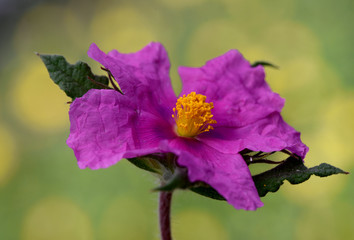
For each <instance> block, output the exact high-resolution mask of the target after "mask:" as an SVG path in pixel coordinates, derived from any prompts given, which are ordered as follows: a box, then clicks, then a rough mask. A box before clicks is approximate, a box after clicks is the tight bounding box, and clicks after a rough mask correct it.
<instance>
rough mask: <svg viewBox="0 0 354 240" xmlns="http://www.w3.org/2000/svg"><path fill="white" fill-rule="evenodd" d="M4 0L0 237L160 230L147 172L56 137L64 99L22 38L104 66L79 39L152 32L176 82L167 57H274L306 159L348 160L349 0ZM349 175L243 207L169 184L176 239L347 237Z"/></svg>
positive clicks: (126, 38)
mask: <svg viewBox="0 0 354 240" xmlns="http://www.w3.org/2000/svg"><path fill="white" fill-rule="evenodd" d="M10 2H11V1H6V0H4V1H3V3H1V4H2V5H1V9H2V10H1V11H0V13H1V15H0V16H1V17H2V21H1V22H2V23H1V28H2V33H1V54H0V55H1V56H0V84H1V87H0V93H1V95H0V111H1V113H0V239H5V240H7V239H24V240H30V239H31V240H32V239H33V240H38V239H52V240H56V239H68V240H69V239H75V240H76V239H89V240H91V239H102V240H103V239H139V240H140V239H141V240H144V239H147V240H148V239H158V238H159V237H158V236H159V233H158V227H157V210H156V207H157V194H156V193H153V192H151V191H150V190H151V189H152V188H153V187H155V186H156V185H157V184H158V183H157V182H156V180H155V179H154V178H153V177H152V176H150V175H149V174H148V173H146V172H143V171H141V170H140V169H137V168H135V167H134V166H132V165H131V164H129V163H128V162H127V161H125V160H122V161H121V162H119V163H118V164H116V165H114V166H112V167H110V168H107V169H101V170H96V171H92V170H89V169H85V170H80V169H79V168H78V167H77V164H76V160H75V157H74V155H73V153H72V150H71V149H69V148H68V147H67V146H66V144H65V141H66V138H67V136H68V134H69V121H68V114H67V111H68V108H69V105H67V104H66V102H67V101H69V100H70V99H69V98H67V97H66V96H65V94H64V93H63V92H61V91H60V90H59V88H58V87H57V86H55V85H54V84H53V83H52V82H51V80H50V79H49V76H48V73H47V72H46V69H45V67H44V66H43V64H42V62H41V61H40V59H39V58H38V57H37V56H36V55H35V54H33V52H34V51H36V52H39V53H49V54H61V55H64V56H65V57H66V58H67V59H68V60H69V61H70V62H72V63H74V62H76V61H77V60H84V61H87V62H88V63H89V64H90V65H91V66H92V67H93V70H94V72H95V73H96V74H103V72H102V71H101V70H100V69H99V67H100V66H99V65H98V64H97V63H95V62H93V61H92V60H90V59H88V57H87V55H86V51H87V49H88V47H89V45H90V43H91V42H95V43H97V44H98V45H99V46H100V47H101V48H102V49H103V50H104V51H109V50H111V49H118V50H119V51H122V52H134V51H137V50H139V49H140V48H142V47H143V46H144V45H146V44H148V43H149V42H150V41H159V42H162V43H163V44H164V46H165V47H166V49H167V51H168V53H169V57H170V60H171V64H172V67H171V77H172V81H173V86H174V88H175V90H176V92H177V93H178V92H179V91H180V88H181V83H180V79H179V77H178V75H177V67H178V66H180V65H186V66H201V65H203V64H204V63H205V61H207V60H208V59H211V58H213V57H216V56H219V55H221V54H223V53H224V52H226V51H227V50H229V49H232V48H236V49H239V50H240V51H241V52H242V53H243V54H244V56H245V57H246V58H247V59H249V60H250V61H252V62H253V61H256V60H266V61H269V62H272V63H274V64H276V65H278V66H280V69H279V70H275V69H270V68H268V69H267V70H266V71H267V77H266V78H267V81H268V82H269V84H270V86H271V87H272V89H273V90H274V91H275V92H278V93H279V94H280V95H281V96H282V97H284V98H286V105H285V108H284V110H283V116H284V118H285V120H286V121H287V122H288V123H289V124H291V125H292V126H294V127H295V128H296V129H297V130H299V131H301V132H302V135H301V136H302V140H303V141H304V142H305V143H306V144H307V145H308V146H309V147H310V152H309V153H308V155H307V157H306V159H305V163H306V165H307V166H308V167H311V166H314V165H318V164H319V163H321V162H327V163H329V164H332V165H334V166H337V167H340V168H342V169H344V170H346V171H353V168H354V164H353V157H354V147H353V144H354V123H353V117H354V94H353V93H354V79H353V73H354V70H353V67H354V66H353V55H354V48H353V42H354V28H353V26H352V24H353V22H354V14H353V12H354V2H353V1H351V0H337V1H332V0H324V1H320V0H316V1H306V0H301V1H295V0H291V1H281V0H270V1H261V0H259V1H232V0H221V1H217V0H195V1H191V0H180V1H176V0H153V1H142V0H141V1H113V0H106V1H103V0H101V1H84V0H79V1H77V0H76V1H74V0H71V1H70V0H69V1H32V2H31V1H13V2H16V3H18V4H17V5H14V4H13V5H11V4H10ZM6 3H8V5H6ZM21 3H22V5H21ZM5 20H6V21H5ZM353 183H354V178H353V174H350V175H339V176H338V175H337V176H332V177H329V178H325V179H321V178H317V177H312V178H311V179H310V180H309V181H308V182H306V183H304V184H301V185H290V184H289V183H285V184H284V185H283V186H282V188H281V189H280V191H279V192H277V193H270V194H268V195H267V196H266V197H265V198H263V199H262V200H263V202H264V203H265V206H264V207H263V208H261V209H259V210H257V211H255V212H246V211H237V210H235V209H234V208H233V207H231V206H230V205H228V204H227V203H225V202H220V201H215V200H211V199H207V198H204V197H201V196H199V195H196V194H193V193H191V192H187V191H178V192H177V193H176V194H175V197H174V199H173V209H172V217H173V229H172V232H173V235H174V237H175V239H177V240H178V239H180V240H188V239H205V240H208V239H219V240H226V239H279V240H280V239H301V240H303V239H305V240H306V239H311V240H312V239H321V240H323V239H324V240H326V239H330V240H333V239H343V240H344V239H350V238H351V237H353V236H354V228H353V226H354V205H353V202H354V199H353V198H354V187H353Z"/></svg>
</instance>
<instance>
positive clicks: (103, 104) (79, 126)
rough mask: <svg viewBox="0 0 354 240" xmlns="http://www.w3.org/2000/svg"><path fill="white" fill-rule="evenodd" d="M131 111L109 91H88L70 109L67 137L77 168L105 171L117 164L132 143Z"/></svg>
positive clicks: (122, 100) (123, 101)
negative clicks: (69, 124) (76, 161)
mask: <svg viewBox="0 0 354 240" xmlns="http://www.w3.org/2000/svg"><path fill="white" fill-rule="evenodd" d="M133 115H134V111H133V110H132V108H130V107H129V104H128V103H127V102H125V100H124V98H122V97H120V95H119V94H117V93H116V92H115V91H112V90H90V91H89V92H87V93H86V94H85V95H84V96H83V97H81V98H77V99H75V101H74V102H73V103H72V104H71V106H70V111H69V116H70V122H71V126H70V136H69V138H68V140H67V144H68V146H69V147H71V148H72V149H73V150H74V153H75V156H76V158H77V160H78V164H79V167H80V168H86V167H89V168H92V169H98V168H106V167H109V166H111V165H113V164H115V163H116V162H118V161H119V160H120V159H121V158H122V156H123V154H124V152H125V150H126V149H127V147H128V145H131V144H132V139H131V128H130V119H131V118H132V116H133Z"/></svg>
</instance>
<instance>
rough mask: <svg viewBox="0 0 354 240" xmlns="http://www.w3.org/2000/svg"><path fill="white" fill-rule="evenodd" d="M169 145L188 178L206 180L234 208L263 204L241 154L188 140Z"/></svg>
mask: <svg viewBox="0 0 354 240" xmlns="http://www.w3.org/2000/svg"><path fill="white" fill-rule="evenodd" d="M170 146H171V148H172V149H174V151H178V152H176V154H177V155H178V156H179V157H178V160H177V161H178V163H179V164H180V165H181V166H184V167H186V168H187V169H188V177H189V180H190V181H192V182H195V181H203V182H205V183H208V184H209V185H210V186H212V187H213V188H214V189H215V190H217V191H218V192H219V193H220V194H221V195H222V196H223V197H224V198H225V199H226V200H227V202H228V203H230V204H231V205H233V206H234V207H235V208H236V209H245V210H256V209H257V208H259V207H262V206H263V203H262V202H261V200H260V198H259V195H258V192H257V189H256V187H255V185H254V182H253V179H252V176H251V173H250V171H249V169H248V166H247V164H246V163H245V161H244V160H243V158H242V157H241V155H239V154H225V153H221V152H219V151H217V150H216V149H213V148H211V147H209V146H207V145H205V144H203V143H201V142H198V141H196V140H189V139H181V138H179V139H175V140H173V141H171V142H170Z"/></svg>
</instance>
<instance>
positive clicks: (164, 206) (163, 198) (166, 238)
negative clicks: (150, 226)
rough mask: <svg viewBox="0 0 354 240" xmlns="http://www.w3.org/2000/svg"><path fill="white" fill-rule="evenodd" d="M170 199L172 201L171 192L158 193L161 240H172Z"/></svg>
mask: <svg viewBox="0 0 354 240" xmlns="http://www.w3.org/2000/svg"><path fill="white" fill-rule="evenodd" d="M171 199H172V192H164V191H161V192H160V201H159V214H160V231H161V240H172V237H171V221H170V212H171Z"/></svg>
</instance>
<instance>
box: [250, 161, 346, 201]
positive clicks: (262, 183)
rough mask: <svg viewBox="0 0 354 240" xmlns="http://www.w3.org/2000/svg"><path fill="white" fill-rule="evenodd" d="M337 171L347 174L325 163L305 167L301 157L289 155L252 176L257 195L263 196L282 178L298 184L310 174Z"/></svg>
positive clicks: (326, 174) (277, 186) (277, 185)
mask: <svg viewBox="0 0 354 240" xmlns="http://www.w3.org/2000/svg"><path fill="white" fill-rule="evenodd" d="M338 173H344V174H348V172H345V171H343V170H341V169H339V168H336V167H333V166H331V165H329V164H327V163H322V164H320V165H319V166H316V167H312V168H307V167H306V166H305V165H304V164H303V161H302V160H301V159H298V158H295V157H289V158H287V159H286V160H285V161H284V163H282V164H280V165H278V166H277V167H275V168H273V169H271V170H268V171H266V172H264V173H261V174H258V175H255V176H253V180H254V183H255V185H256V188H257V190H258V194H259V196H260V197H264V196H265V195H266V194H267V193H268V192H276V191H278V189H279V188H280V186H281V185H282V184H283V183H284V180H288V181H289V182H290V183H291V184H299V183H302V182H305V181H306V180H308V179H309V178H310V177H311V175H316V176H319V177H327V176H330V175H333V174H338Z"/></svg>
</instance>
